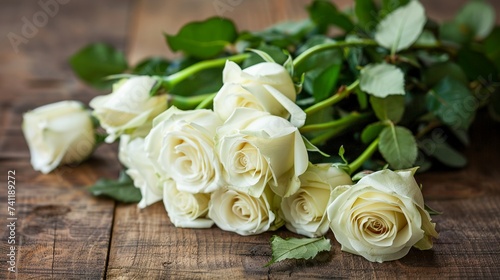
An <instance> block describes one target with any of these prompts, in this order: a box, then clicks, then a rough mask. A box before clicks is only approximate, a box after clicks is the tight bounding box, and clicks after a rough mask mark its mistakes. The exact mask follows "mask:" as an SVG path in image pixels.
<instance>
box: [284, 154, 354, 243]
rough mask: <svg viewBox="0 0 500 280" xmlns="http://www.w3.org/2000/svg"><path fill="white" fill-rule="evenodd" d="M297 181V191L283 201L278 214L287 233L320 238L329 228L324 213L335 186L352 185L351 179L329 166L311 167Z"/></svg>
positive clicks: (334, 167) (342, 171)
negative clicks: (284, 222) (298, 187)
mask: <svg viewBox="0 0 500 280" xmlns="http://www.w3.org/2000/svg"><path fill="white" fill-rule="evenodd" d="M299 179H300V182H301V185H300V189H299V190H298V191H297V192H295V193H294V194H293V195H291V196H289V197H284V198H283V199H282V201H281V210H280V214H281V216H283V219H284V220H285V221H286V227H287V228H288V229H289V230H290V231H293V232H295V233H298V234H302V235H305V236H309V237H317V236H323V235H325V234H326V232H327V231H328V228H329V223H328V219H327V215H326V209H327V207H328V204H329V203H331V199H330V193H331V191H332V190H333V189H334V188H335V187H337V186H340V185H350V184H352V180H351V177H350V176H349V175H348V174H347V173H346V172H345V171H344V170H342V169H340V168H338V167H336V166H332V165H331V164H317V165H312V164H310V165H309V167H308V169H307V171H306V172H305V173H304V174H302V175H300V177H299Z"/></svg>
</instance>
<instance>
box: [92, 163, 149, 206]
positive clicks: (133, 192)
mask: <svg viewBox="0 0 500 280" xmlns="http://www.w3.org/2000/svg"><path fill="white" fill-rule="evenodd" d="M89 191H90V193H92V195H95V196H107V197H110V198H112V199H114V200H116V201H120V202H125V203H132V202H139V201H141V198H142V196H141V191H140V190H139V189H138V188H136V187H135V186H134V182H133V181H132V179H131V178H130V177H129V176H128V175H127V174H126V173H125V172H124V171H122V172H121V173H120V177H119V178H118V180H110V179H100V180H98V181H97V182H96V183H95V184H94V185H93V186H91V187H90V188H89Z"/></svg>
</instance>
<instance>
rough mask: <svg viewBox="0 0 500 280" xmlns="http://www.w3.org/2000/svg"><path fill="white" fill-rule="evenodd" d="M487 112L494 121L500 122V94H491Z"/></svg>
mask: <svg viewBox="0 0 500 280" xmlns="http://www.w3.org/2000/svg"><path fill="white" fill-rule="evenodd" d="M488 113H489V114H490V116H491V118H493V119H494V120H495V121H497V122H500V94H499V93H498V91H497V92H495V93H494V94H492V95H491V98H490V103H489V106H488Z"/></svg>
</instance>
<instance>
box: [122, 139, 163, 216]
mask: <svg viewBox="0 0 500 280" xmlns="http://www.w3.org/2000/svg"><path fill="white" fill-rule="evenodd" d="M119 159H120V162H121V163H122V164H123V165H125V166H126V167H128V169H127V171H126V173H127V174H128V175H129V176H130V178H132V179H133V180H134V186H136V187H137V188H139V189H140V190H141V195H142V199H141V201H140V202H139V204H138V206H139V208H145V207H146V206H149V205H151V204H153V203H155V202H158V201H160V200H161V199H162V198H163V188H162V182H161V180H160V177H159V176H158V174H157V173H156V172H155V169H154V166H153V163H152V162H151V159H149V157H148V156H147V155H146V151H145V150H144V138H134V139H131V138H130V136H129V135H122V136H121V137H120V152H119Z"/></svg>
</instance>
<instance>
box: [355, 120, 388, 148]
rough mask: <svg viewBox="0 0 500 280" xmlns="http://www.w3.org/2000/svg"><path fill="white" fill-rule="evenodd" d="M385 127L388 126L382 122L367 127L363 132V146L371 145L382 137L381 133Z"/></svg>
mask: <svg viewBox="0 0 500 280" xmlns="http://www.w3.org/2000/svg"><path fill="white" fill-rule="evenodd" d="M385 127H386V125H385V124H383V123H381V122H376V123H372V124H369V125H367V126H366V127H365V128H364V129H363V131H362V132H361V142H363V144H368V143H371V142H372V141H373V140H375V138H377V137H378V136H379V135H380V132H382V130H383V129H384V128H385Z"/></svg>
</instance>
